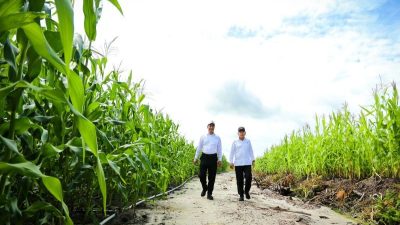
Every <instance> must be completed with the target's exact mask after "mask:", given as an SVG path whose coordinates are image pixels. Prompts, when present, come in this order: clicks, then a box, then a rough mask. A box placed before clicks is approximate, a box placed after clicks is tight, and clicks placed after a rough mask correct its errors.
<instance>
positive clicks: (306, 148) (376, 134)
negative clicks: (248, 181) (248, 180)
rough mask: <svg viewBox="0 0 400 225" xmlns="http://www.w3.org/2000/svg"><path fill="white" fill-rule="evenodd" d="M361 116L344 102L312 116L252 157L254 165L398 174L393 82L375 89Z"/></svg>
mask: <svg viewBox="0 0 400 225" xmlns="http://www.w3.org/2000/svg"><path fill="white" fill-rule="evenodd" d="M373 99H374V104H373V105H370V106H366V107H361V112H360V115H358V116H355V115H353V114H351V113H350V111H349V110H348V107H347V106H346V105H344V107H343V108H342V109H341V110H339V111H338V112H333V113H331V114H330V115H329V116H327V117H326V116H322V117H318V116H316V119H315V127H314V129H312V128H311V127H310V126H304V127H303V128H302V129H301V130H298V131H293V132H292V133H291V134H290V135H287V136H285V137H284V139H283V140H282V141H281V143H280V144H279V145H276V146H272V147H271V149H270V151H268V152H266V153H265V154H264V156H263V157H261V158H259V159H257V164H256V170H258V171H261V172H267V173H293V174H295V175H297V176H299V177H303V176H307V177H309V176H314V175H322V176H323V177H325V178H332V177H342V178H366V177H369V176H372V175H374V176H376V175H377V176H381V177H391V178H399V177H400V105H399V95H398V90H397V88H396V84H395V83H392V84H391V86H386V87H385V86H383V85H382V87H379V88H377V89H376V90H375V91H374V93H373Z"/></svg>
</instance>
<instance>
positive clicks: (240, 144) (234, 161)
mask: <svg viewBox="0 0 400 225" xmlns="http://www.w3.org/2000/svg"><path fill="white" fill-rule="evenodd" d="M238 136H239V139H238V140H235V141H234V142H233V143H232V148H231V154H230V156H229V162H230V167H231V169H233V167H235V172H236V184H237V190H238V194H239V196H240V197H239V201H244V198H243V194H246V198H247V199H250V194H249V191H250V187H251V180H252V175H251V166H252V165H253V164H254V154H253V148H252V147H251V142H250V140H249V139H246V138H245V136H246V130H245V129H244V127H239V129H238ZM243 174H244V178H245V179H246V183H245V188H244V190H243V183H244V182H243Z"/></svg>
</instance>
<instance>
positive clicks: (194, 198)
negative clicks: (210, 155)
mask: <svg viewBox="0 0 400 225" xmlns="http://www.w3.org/2000/svg"><path fill="white" fill-rule="evenodd" d="M200 193H201V185H200V181H199V179H193V180H191V181H190V182H188V183H187V184H186V185H185V186H184V187H183V188H182V189H180V190H179V191H176V192H175V193H173V194H171V195H168V196H167V197H166V198H165V199H163V200H157V201H154V202H149V203H146V204H145V205H144V206H142V207H140V208H136V209H135V210H129V211H126V212H124V213H122V214H119V215H118V216H117V218H116V219H114V220H113V221H112V222H111V223H110V224H114V225H116V224H143V225H150V224H158V225H163V224H164V225H166V224H174V225H228V224H229V225H243V224H252V225H265V224H271V225H274V224H277V225H305V224H321V225H327V224H339V225H340V224H343V225H350V224H357V223H356V222H354V221H353V220H352V219H349V218H346V217H344V216H343V215H340V214H338V213H336V212H334V211H332V210H331V209H329V208H327V207H324V206H315V205H313V204H309V203H305V202H304V201H302V200H300V199H298V198H294V197H291V196H282V195H280V194H278V193H276V192H274V191H271V190H269V189H261V188H258V187H257V185H256V183H254V182H253V185H252V188H251V190H250V195H251V199H249V200H248V199H245V201H244V202H240V201H238V198H239V196H238V194H237V191H236V179H235V175H234V173H233V172H228V173H222V174H218V175H217V178H216V182H215V188H214V193H213V196H214V200H213V201H211V200H207V198H206V197H201V196H200Z"/></svg>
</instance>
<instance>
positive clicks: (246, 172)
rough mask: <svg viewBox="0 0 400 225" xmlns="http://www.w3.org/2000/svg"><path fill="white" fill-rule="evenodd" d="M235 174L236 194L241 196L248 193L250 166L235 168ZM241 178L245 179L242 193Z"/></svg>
mask: <svg viewBox="0 0 400 225" xmlns="http://www.w3.org/2000/svg"><path fill="white" fill-rule="evenodd" d="M235 172H236V184H237V190H238V194H239V195H241V196H242V195H243V194H244V193H249V191H250V187H251V179H252V175H251V165H248V166H235ZM243 174H244V177H243ZM243 178H245V179H246V184H245V188H244V191H243V183H244V182H243Z"/></svg>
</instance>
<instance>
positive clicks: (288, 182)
mask: <svg viewBox="0 0 400 225" xmlns="http://www.w3.org/2000/svg"><path fill="white" fill-rule="evenodd" d="M254 180H255V183H256V185H257V186H258V187H259V188H261V189H270V190H273V191H274V192H277V193H280V194H282V195H287V196H296V197H299V198H300V199H302V200H303V202H306V203H309V204H312V205H324V206H328V207H330V208H333V209H335V210H336V211H339V212H341V213H344V214H347V215H348V216H350V217H352V218H355V219H357V220H358V221H361V222H366V223H367V222H369V223H375V222H374V216H375V213H376V212H374V207H375V205H376V202H377V200H378V199H382V197H383V196H384V195H385V193H386V191H387V190H391V191H393V192H395V193H399V192H400V180H399V179H392V178H382V177H379V176H373V177H370V178H367V179H362V180H355V179H342V178H335V179H329V180H328V179H322V178H321V177H312V178H303V179H300V180H296V179H295V177H294V176H293V175H291V174H287V175H283V176H282V175H266V174H261V173H258V174H255V178H254Z"/></svg>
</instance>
